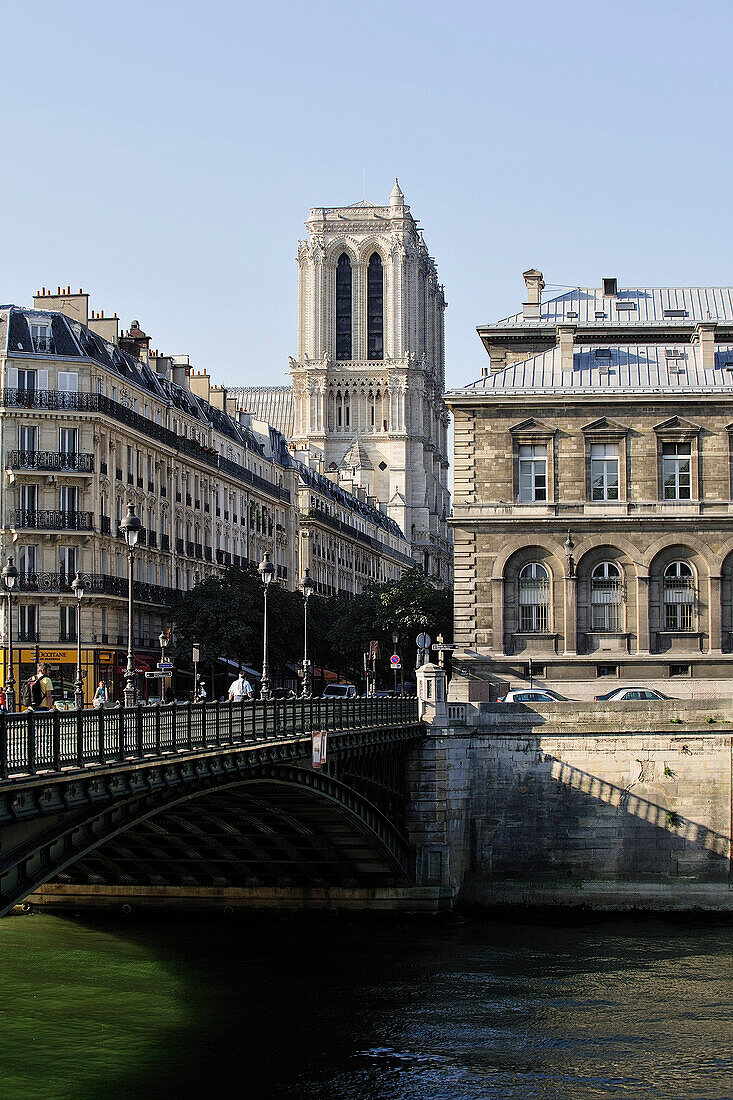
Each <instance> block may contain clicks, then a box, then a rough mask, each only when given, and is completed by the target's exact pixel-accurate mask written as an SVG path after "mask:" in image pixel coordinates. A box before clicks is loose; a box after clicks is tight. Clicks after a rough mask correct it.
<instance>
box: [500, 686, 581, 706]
mask: <svg viewBox="0 0 733 1100" xmlns="http://www.w3.org/2000/svg"><path fill="white" fill-rule="evenodd" d="M496 701H497V703H564V702H566V700H565V699H564V698H563V696H562V695H558V694H557V692H556V691H549V690H548V691H544V690H543V689H542V688H518V689H517V690H516V691H508V692H507V693H506V695H502V697H501V699H497V700H496Z"/></svg>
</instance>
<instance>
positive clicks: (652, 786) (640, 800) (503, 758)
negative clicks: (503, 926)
mask: <svg viewBox="0 0 733 1100" xmlns="http://www.w3.org/2000/svg"><path fill="white" fill-rule="evenodd" d="M544 740H545V743H546V741H547V739H544ZM668 744H669V742H668V741H667V745H668ZM719 748H720V755H719V762H720V764H721V765H723V764H725V765H726V767H727V774H726V772H725V771H721V772H720V773H719V774H718V773H716V769H715V768H713V769H711V768H710V767H709V764H710V760H708V761H707V762H706V763H707V764H708V767H707V768H705V769H703V768H700V767H699V755H698V754H696V753H694V752H692V751H691V750H690V749H689V748H688V747H687V746H680V747H677V748H676V749H675V750H673V751H666V750H665V751H663V750H662V746H660V748H659V749H658V750H656V751H655V752H654V753H651V754H649V755H647V757H646V758H645V759H642V758H641V757H642V749H641V746H639V748H638V749H637V750H636V752H638V755H639V758H635V756H634V752H635V750H634V748H633V746H632V747H631V749H630V750H628V755H627V750H624V751H623V759H620V758H619V759H614V756H613V754H612V753H609V752H608V751H606V752H604V753H602V754H601V753H600V752H599V757H600V756H601V755H603V758H604V762H606V763H608V764H609V768H610V770H613V771H615V772H616V773H621V772H623V771H626V772H627V773H628V776H629V781H628V783H627V784H626V785H625V786H624V785H621V783H620V782H613V781H611V780H609V779H604V778H602V777H600V776H598V775H595V774H593V773H592V772H590V771H587V770H584V769H583V768H580V767H578V766H575V765H574V764H572V763H569V762H568V761H567V760H563V759H561V758H560V757H559V756H557V755H553V754H552V753H547V752H545V750H544V749H543V739H542V738H540V737H534V736H530V737H526V738H521V740H520V741H516V740H513V742H512V743H511V744H510V743H509V741H508V740H507V741H505V742H504V745H503V748H499V747H496V743H494V745H492V746H491V747H489V749H488V751H487V753H486V757H485V760H486V769H487V774H486V783H485V785H484V788H483V789H484V792H485V793H484V795H483V799H484V805H483V806H480V805H478V806H477V807H476V809H477V813H476V815H475V816H474V817H473V820H472V836H471V856H472V859H471V878H472V880H473V885H474V886H476V885H481V884H484V885H486V884H488V883H489V882H491V883H492V884H495V883H498V882H500V881H501V880H513V881H517V880H519V881H524V882H535V883H538V884H540V883H541V884H543V885H546V886H550V887H552V886H555V887H557V886H559V885H561V884H562V885H563V887H567V886H568V885H570V886H574V885H575V884H577V882H578V881H582V882H583V883H588V882H593V881H598V882H605V883H606V884H610V883H613V882H617V883H621V882H623V883H632V882H646V883H658V884H664V885H669V884H671V883H675V882H677V883H680V884H682V883H685V884H689V883H700V884H701V883H727V881H728V876H729V873H730V837H729V835H728V830H729V822H730V789H729V787H728V777H729V775H730V749H729V747H728V746H727V745H723V743H722V742H721V743H720V745H719ZM643 752H644V754H645V755H646V750H643ZM677 757H681V761H678V760H677V759H676V758H677ZM492 773H493V774H492ZM678 773H679V774H678ZM693 814H694V818H693V816H692V815H693ZM705 817H707V819H708V823H707V824H704V823H703V822H702V821H701V820H699V819H700V818H705ZM573 880H575V882H573Z"/></svg>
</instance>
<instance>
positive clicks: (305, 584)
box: [300, 569, 316, 699]
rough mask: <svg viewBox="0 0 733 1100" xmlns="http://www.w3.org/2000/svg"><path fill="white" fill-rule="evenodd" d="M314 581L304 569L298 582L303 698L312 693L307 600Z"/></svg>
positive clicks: (313, 590) (307, 570) (308, 571)
mask: <svg viewBox="0 0 733 1100" xmlns="http://www.w3.org/2000/svg"><path fill="white" fill-rule="evenodd" d="M315 589H316V585H315V581H314V580H313V578H312V577H311V575H310V570H309V569H306V571H305V576H304V577H303V580H302V581H301V582H300V591H301V592H302V593H303V698H304V699H310V697H311V695H312V694H313V678H312V676H311V665H310V661H309V660H308V600H309V599H310V598H311V596H312V595H313V593H314V592H315Z"/></svg>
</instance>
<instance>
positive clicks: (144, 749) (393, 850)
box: [0, 698, 424, 916]
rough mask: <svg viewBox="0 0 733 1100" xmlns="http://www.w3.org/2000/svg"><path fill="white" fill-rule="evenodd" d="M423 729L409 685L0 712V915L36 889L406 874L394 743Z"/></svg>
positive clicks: (124, 889) (245, 884) (201, 890)
mask: <svg viewBox="0 0 733 1100" xmlns="http://www.w3.org/2000/svg"><path fill="white" fill-rule="evenodd" d="M318 731H327V734H328V751H327V757H326V762H325V764H324V765H323V767H322V768H320V769H316V768H314V767H313V766H312V734H313V733H314V732H318ZM423 737H424V733H423V728H422V726H421V723H420V721H419V718H418V703H417V700H416V699H411V698H404V699H399V698H397V699H390V698H386V699H350V700H323V699H313V700H293V701H289V700H267V701H262V700H260V701H256V702H253V701H249V700H248V701H243V702H241V703H219V702H213V703H184V704H168V705H165V704H164V705H156V706H142V705H141V706H137V707H131V708H122V707H114V708H109V709H102V710H82V711H68V712H60V711H55V710H54V711H50V712H36V713H33V712H27V713H23V714H0V916H1V915H4V914H6V913H7V912H9V910H10V909H11V908H12V907H13V906H14V905H16V904H18V903H19V902H22V901H23V900H24V899H26V898H28V897H29V896H31V895H33V894H34V892H36V891H39V890H41V889H45V891H46V895H44V896H46V897H48V896H53V892H54V891H57V892H60V893H62V894H63V893H64V891H66V892H67V893H70V894H72V895H75V891H76V892H77V893H78V892H83V891H84V890H86V891H87V892H89V891H92V892H93V891H94V890H95V889H97V890H102V889H103V890H106V891H112V892H113V893H114V892H115V891H117V896H119V897H124V896H126V895H129V894H133V895H136V896H151V895H156V896H158V897H160V896H166V894H167V895H169V896H178V897H180V896H182V895H186V896H187V897H189V898H191V897H193V898H196V897H201V898H203V897H207V898H211V897H221V898H227V897H230V896H231V895H232V891H240V892H242V891H245V892H247V893H248V894H249V896H250V897H254V898H255V900H256V895H257V891H258V890H262V889H269V890H270V892H271V893H272V891H273V890H275V891H280V892H281V893H282V894H283V896H286V895H287V894H288V892H295V893H296V894H297V893H299V894H300V896H302V895H303V894H304V892H305V893H307V892H308V891H318V890H321V891H323V890H325V891H328V890H331V889H337V890H338V889H342V890H349V889H352V890H353V889H360V890H367V891H369V890H372V891H373V890H379V889H385V888H386V889H389V888H399V887H400V886H409V885H410V884H411V883H413V882H414V881H415V879H414V875H415V870H414V864H415V859H414V855H413V852H412V849H411V845H410V843H409V841H408V839H407V837H406V829H405V806H406V759H407V756H408V753H409V750H410V749H411V747H413V746H416V745H417V744H418V743H419V742H420V741H421V740H422V738H423ZM54 884H55V885H54ZM49 891H50V895H49V893H48V892H49ZM36 896H38V895H36Z"/></svg>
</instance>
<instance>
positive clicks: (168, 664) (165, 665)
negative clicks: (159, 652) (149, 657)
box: [157, 661, 173, 672]
mask: <svg viewBox="0 0 733 1100" xmlns="http://www.w3.org/2000/svg"><path fill="white" fill-rule="evenodd" d="M157 667H158V668H159V669H160V670H161V671H162V672H172V671H173V661H158V666H157Z"/></svg>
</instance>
